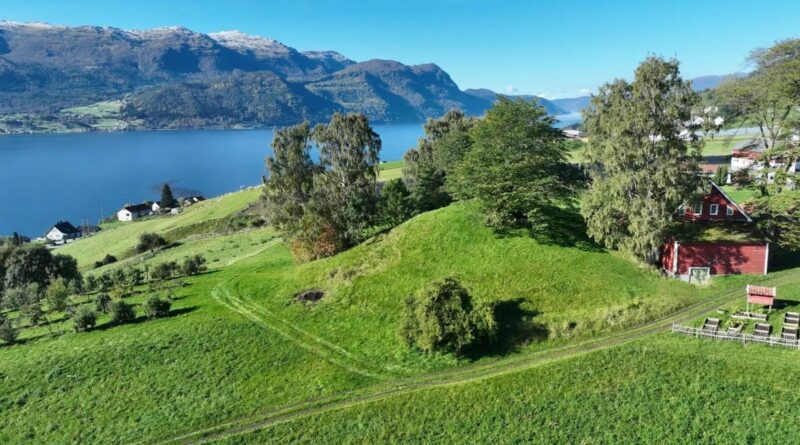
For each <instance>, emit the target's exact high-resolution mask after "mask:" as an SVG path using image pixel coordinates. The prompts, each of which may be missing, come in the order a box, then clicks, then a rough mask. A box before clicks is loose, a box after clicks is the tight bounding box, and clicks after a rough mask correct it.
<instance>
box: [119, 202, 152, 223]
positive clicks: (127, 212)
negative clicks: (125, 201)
mask: <svg viewBox="0 0 800 445" xmlns="http://www.w3.org/2000/svg"><path fill="white" fill-rule="evenodd" d="M152 212H153V210H152V207H151V206H150V205H148V204H136V205H126V206H125V207H123V208H121V209H120V210H119V211H118V212H117V219H118V220H120V221H133V220H134V219H137V218H141V217H142V216H147V215H149V214H150V213H152Z"/></svg>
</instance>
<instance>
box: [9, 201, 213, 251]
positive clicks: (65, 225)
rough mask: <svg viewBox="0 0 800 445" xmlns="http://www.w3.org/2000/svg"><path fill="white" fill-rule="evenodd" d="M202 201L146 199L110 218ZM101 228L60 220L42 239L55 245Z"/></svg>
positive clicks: (166, 211) (171, 210)
mask: <svg viewBox="0 0 800 445" xmlns="http://www.w3.org/2000/svg"><path fill="white" fill-rule="evenodd" d="M201 201H205V198H204V197H202V196H199V195H197V196H189V197H185V198H178V199H176V200H175V202H174V203H173V205H172V206H167V205H162V203H160V202H154V201H145V202H143V203H141V204H125V205H123V206H122V208H121V209H119V210H117V212H116V213H115V214H114V216H113V217H111V218H109V220H117V221H123V222H127V221H134V220H137V219H139V218H144V217H147V216H156V215H177V214H179V213H181V212H182V211H183V209H184V208H186V207H189V206H191V205H193V204H196V203H198V202H201ZM100 230H102V229H101V228H100V227H99V226H95V225H88V224H80V225H79V226H77V227H76V226H75V225H73V224H72V223H70V222H69V221H58V222H57V223H55V224H54V225H53V226H52V227H51V228H50V229H49V230H48V231H47V233H45V235H44V237H43V238H42V239H43V240H44V241H45V242H47V243H48V244H49V245H51V246H54V247H55V246H60V245H63V244H66V243H70V242H72V241H75V240H77V239H80V238H83V237H86V236H91V235H94V234H95V233H97V232H99V231H100ZM21 238H22V241H24V242H27V241H30V239H29V238H26V237H21Z"/></svg>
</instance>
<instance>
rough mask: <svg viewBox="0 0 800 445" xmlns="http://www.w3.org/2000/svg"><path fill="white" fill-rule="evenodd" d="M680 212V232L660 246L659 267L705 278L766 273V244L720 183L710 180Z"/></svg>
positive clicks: (679, 274) (689, 278)
mask: <svg viewBox="0 0 800 445" xmlns="http://www.w3.org/2000/svg"><path fill="white" fill-rule="evenodd" d="M682 212H683V215H684V220H685V223H684V224H683V225H682V227H681V230H680V231H679V232H680V233H677V234H676V235H674V236H673V237H672V238H670V239H669V240H667V242H665V243H664V245H663V246H662V249H661V266H662V267H663V268H664V270H665V271H666V272H667V273H668V274H670V275H672V276H674V277H678V278H681V279H683V280H687V281H695V280H698V281H704V280H705V279H707V278H708V277H710V276H712V275H730V274H750V275H756V274H766V273H767V271H768V263H769V243H768V242H767V241H766V240H765V239H764V238H763V237H762V236H761V235H760V234H759V233H758V232H757V231H756V230H755V225H754V224H753V220H752V218H750V216H749V215H748V214H747V212H746V211H745V210H744V209H743V208H742V207H741V206H739V205H738V204H737V203H736V202H735V201H734V200H733V199H731V198H730V196H728V195H727V194H726V193H725V191H724V190H722V189H721V188H720V187H719V186H717V185H716V184H714V183H713V182H711V189H710V191H709V193H707V194H706V195H705V196H704V197H703V199H702V200H701V201H699V202H697V203H696V204H687V205H686V206H684V207H683V208H682Z"/></svg>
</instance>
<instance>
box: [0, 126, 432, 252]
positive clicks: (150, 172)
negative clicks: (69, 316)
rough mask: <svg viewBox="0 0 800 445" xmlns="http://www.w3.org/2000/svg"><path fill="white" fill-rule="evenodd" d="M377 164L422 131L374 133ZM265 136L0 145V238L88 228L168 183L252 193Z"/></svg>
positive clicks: (180, 188)
mask: <svg viewBox="0 0 800 445" xmlns="http://www.w3.org/2000/svg"><path fill="white" fill-rule="evenodd" d="M374 128H375V131H376V132H378V134H380V136H381V140H382V142H383V150H382V151H381V159H385V160H394V159H401V158H402V157H403V154H404V153H405V151H406V150H407V149H408V148H409V147H411V146H413V145H415V144H416V141H417V138H419V137H420V136H421V135H422V125H421V124H413V125H386V126H375V127H374ZM270 141H272V130H219V131H157V132H130V133H82V134H52V135H50V134H37V135H19V136H2V137H0V235H7V234H10V233H11V232H13V231H17V232H19V233H22V234H24V235H27V236H31V237H37V236H40V235H42V234H43V233H44V231H45V230H47V229H48V228H49V227H50V226H51V225H52V224H54V223H55V222H56V221H58V220H61V219H64V220H68V221H70V222H72V223H73V224H75V225H78V224H80V222H81V219H88V220H89V222H90V223H91V224H96V223H97V221H98V220H99V218H100V216H101V214H105V215H108V214H111V213H113V212H116V211H117V210H118V209H119V208H120V207H121V206H122V205H123V204H125V203H138V202H141V201H144V200H154V201H155V200H158V199H159V197H160V186H161V184H163V183H164V182H169V183H170V184H171V185H172V186H173V189H174V190H175V192H176V193H175V194H176V195H180V194H181V192H192V193H199V194H203V195H205V196H215V195H220V194H222V193H226V192H230V191H233V190H237V189H239V188H240V187H244V186H250V185H257V184H260V182H261V176H262V175H263V174H264V157H265V156H266V155H268V154H270V153H271V150H270V146H269V143H270Z"/></svg>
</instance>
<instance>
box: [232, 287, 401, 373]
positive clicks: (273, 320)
mask: <svg viewBox="0 0 800 445" xmlns="http://www.w3.org/2000/svg"><path fill="white" fill-rule="evenodd" d="M238 294H239V293H238V292H236V296H234V295H232V294H229V298H231V299H232V300H233V301H235V302H236V304H238V305H239V306H241V307H243V308H245V309H247V310H249V311H251V312H254V313H256V314H259V315H260V316H261V319H262V320H264V321H265V322H267V320H269V321H268V323H270V324H271V325H273V326H276V325H277V326H278V327H280V328H281V329H286V330H288V331H291V333H292V334H294V336H295V338H297V339H298V341H302V340H306V341H308V342H309V343H312V344H318V345H320V346H322V347H324V348H326V349H328V350H330V351H332V352H334V353H336V354H340V355H341V356H343V358H346V359H347V360H350V361H352V362H354V363H357V364H358V365H359V366H361V367H362V368H365V369H371V370H372V371H373V372H376V373H378V374H380V375H381V376H382V377H400V376H398V375H397V374H396V373H394V372H393V371H392V369H389V368H387V367H384V366H380V365H377V364H373V363H369V362H367V361H365V360H364V359H363V358H362V357H358V356H357V355H355V354H353V353H351V352H350V351H348V350H346V349H344V348H343V347H341V346H339V345H337V344H335V343H332V342H330V341H328V340H325V339H324V338H322V337H319V336H317V335H314V334H313V333H310V332H308V331H305V330H303V329H300V328H299V327H297V326H295V325H294V324H292V323H290V322H288V321H286V320H284V319H283V318H281V317H279V316H278V315H277V314H275V313H274V312H272V311H270V310H269V309H267V308H265V307H263V306H261V305H259V304H257V303H256V302H254V301H252V300H251V299H249V298H248V299H245V298H242V297H240V296H238ZM393 368H395V369H400V370H402V371H403V372H405V374H406V375H409V374H411V373H412V372H413V371H412V370H410V369H407V368H403V367H400V366H393Z"/></svg>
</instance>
